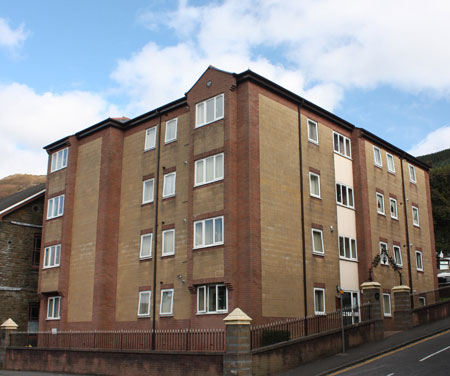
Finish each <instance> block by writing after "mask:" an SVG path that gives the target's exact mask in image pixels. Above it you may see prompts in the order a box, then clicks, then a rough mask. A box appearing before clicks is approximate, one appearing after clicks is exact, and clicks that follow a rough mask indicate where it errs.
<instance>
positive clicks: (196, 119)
mask: <svg viewBox="0 0 450 376" xmlns="http://www.w3.org/2000/svg"><path fill="white" fill-rule="evenodd" d="M220 98H221V99H222V115H220V116H217V101H218V100H219V99H220ZM210 100H214V118H213V120H211V121H207V120H206V102H208V101H210ZM202 105H203V110H202V111H203V119H204V121H203V122H200V121H199V116H198V115H199V111H200V110H199V108H200V107H201V106H202ZM224 113H225V98H224V94H223V93H222V94H219V95H216V96H215V97H212V98H208V99H206V100H204V101H202V102H199V103H197V104H196V105H195V128H200V127H203V126H204V125H207V124H211V123H214V122H215V121H218V120H221V119H223V117H224Z"/></svg>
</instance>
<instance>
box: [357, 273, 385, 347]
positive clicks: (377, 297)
mask: <svg viewBox="0 0 450 376" xmlns="http://www.w3.org/2000/svg"><path fill="white" fill-rule="evenodd" d="M361 290H362V302H363V303H370V304H371V306H370V315H371V318H372V319H375V320H377V321H376V322H375V339H376V340H379V339H383V338H384V323H383V320H384V314H383V310H382V307H381V299H382V293H381V285H380V284H379V283H378V282H364V283H363V284H362V285H361Z"/></svg>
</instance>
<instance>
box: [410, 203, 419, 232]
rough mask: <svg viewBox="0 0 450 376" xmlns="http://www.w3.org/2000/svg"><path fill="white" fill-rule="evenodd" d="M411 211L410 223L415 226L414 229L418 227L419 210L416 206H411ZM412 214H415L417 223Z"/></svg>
mask: <svg viewBox="0 0 450 376" xmlns="http://www.w3.org/2000/svg"><path fill="white" fill-rule="evenodd" d="M411 210H412V222H413V225H414V226H416V227H420V221H419V208H418V207H417V206H412V207H411ZM414 213H416V214H417V221H416V219H415V215H414Z"/></svg>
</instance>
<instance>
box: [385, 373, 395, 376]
mask: <svg viewBox="0 0 450 376" xmlns="http://www.w3.org/2000/svg"><path fill="white" fill-rule="evenodd" d="M394 375H395V373H390V374H389V375H386V376H394Z"/></svg>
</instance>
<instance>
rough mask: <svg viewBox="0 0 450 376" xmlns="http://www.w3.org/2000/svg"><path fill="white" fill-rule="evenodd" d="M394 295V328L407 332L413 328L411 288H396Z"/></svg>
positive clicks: (393, 290)
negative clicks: (406, 330)
mask: <svg viewBox="0 0 450 376" xmlns="http://www.w3.org/2000/svg"><path fill="white" fill-rule="evenodd" d="M391 291H392V293H393V294H394V326H395V329H396V330H405V329H409V328H411V327H412V312H411V299H410V293H411V289H410V287H409V286H395V287H394V288H392V290H391Z"/></svg>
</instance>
